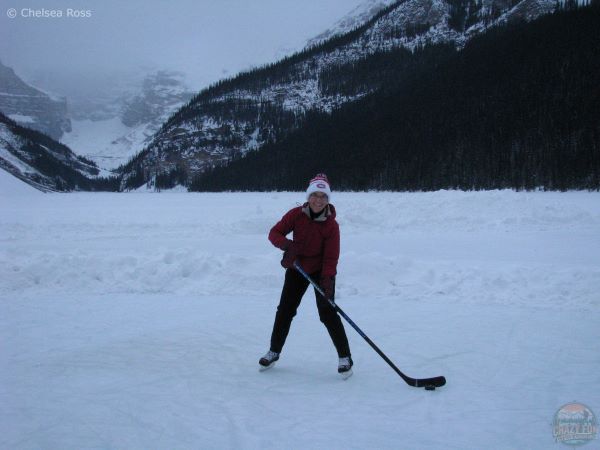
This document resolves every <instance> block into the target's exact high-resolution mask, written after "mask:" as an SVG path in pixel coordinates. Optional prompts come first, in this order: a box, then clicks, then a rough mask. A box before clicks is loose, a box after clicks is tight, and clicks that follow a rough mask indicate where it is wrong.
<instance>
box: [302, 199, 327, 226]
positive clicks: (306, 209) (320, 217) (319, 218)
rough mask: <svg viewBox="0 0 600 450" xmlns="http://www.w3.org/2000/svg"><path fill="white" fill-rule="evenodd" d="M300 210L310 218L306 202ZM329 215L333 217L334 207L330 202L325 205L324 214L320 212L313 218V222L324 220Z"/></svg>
mask: <svg viewBox="0 0 600 450" xmlns="http://www.w3.org/2000/svg"><path fill="white" fill-rule="evenodd" d="M302 212H303V213H304V214H306V216H307V217H308V218H309V219H310V207H309V206H308V202H306V203H305V204H304V205H302ZM330 216H333V217H335V208H334V207H333V205H332V204H331V203H330V204H328V205H327V206H326V207H325V214H321V215H320V216H319V217H317V218H315V219H313V220H314V221H315V222H325V221H326V220H327V219H328V218H329V217H330Z"/></svg>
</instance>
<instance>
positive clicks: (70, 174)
mask: <svg viewBox="0 0 600 450" xmlns="http://www.w3.org/2000/svg"><path fill="white" fill-rule="evenodd" d="M0 168H1V169H3V170H5V171H7V172H9V173H11V174H12V175H14V176H15V177H17V178H19V179H21V180H22V181H24V182H26V183H28V184H30V185H31V186H33V187H35V188H37V189H39V190H41V191H44V192H46V191H73V190H85V191H92V190H116V187H117V186H118V184H117V182H116V180H117V179H116V178H102V177H99V175H100V170H99V169H98V167H97V166H96V164H95V163H94V162H93V161H90V160H88V159H86V158H83V157H81V156H77V155H75V154H74V153H73V152H72V151H71V149H69V148H68V147H67V146H65V145H63V144H61V143H59V142H57V141H55V140H54V139H52V138H51V137H49V136H47V135H45V134H43V133H40V132H39V131H36V130H32V129H30V128H25V127H22V126H20V125H18V124H17V123H16V122H15V121H14V120H12V119H10V118H8V117H7V116H5V115H4V114H2V113H0Z"/></svg>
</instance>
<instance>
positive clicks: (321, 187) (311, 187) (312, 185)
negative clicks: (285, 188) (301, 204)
mask: <svg viewBox="0 0 600 450" xmlns="http://www.w3.org/2000/svg"><path fill="white" fill-rule="evenodd" d="M313 192H322V193H323V194H326V195H327V200H328V201H329V202H331V188H330V187H329V179H328V178H327V175H325V174H324V173H318V174H316V175H315V177H314V178H313V179H312V180H310V182H309V183H308V189H306V199H307V200H308V198H309V197H310V194H312V193H313Z"/></svg>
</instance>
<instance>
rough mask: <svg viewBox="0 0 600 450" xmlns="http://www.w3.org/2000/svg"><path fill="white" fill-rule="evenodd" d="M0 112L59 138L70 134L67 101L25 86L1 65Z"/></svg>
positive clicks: (10, 70)
mask: <svg viewBox="0 0 600 450" xmlns="http://www.w3.org/2000/svg"><path fill="white" fill-rule="evenodd" d="M0 112H2V113H4V114H5V115H6V116H8V117H10V118H11V119H12V120H14V121H15V122H17V123H19V124H21V125H23V126H27V127H28V128H33V129H35V130H38V131H40V132H42V133H45V134H47V135H49V136H51V137H52V138H54V139H59V138H60V137H61V136H62V135H63V133H65V132H68V131H71V122H70V120H69V117H68V113H67V102H66V100H65V99H64V98H56V97H55V96H52V95H50V94H48V93H46V92H43V91H41V90H39V89H37V88H35V87H33V86H30V85H29V84H27V83H25V82H24V81H23V80H22V79H21V78H19V76H17V75H16V74H15V72H14V70H13V69H11V68H10V67H7V66H5V65H3V64H2V63H1V62H0Z"/></svg>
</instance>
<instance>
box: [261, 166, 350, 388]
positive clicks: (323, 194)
mask: <svg viewBox="0 0 600 450" xmlns="http://www.w3.org/2000/svg"><path fill="white" fill-rule="evenodd" d="M306 199H307V202H306V203H305V204H304V205H302V206H299V207H296V208H293V209H291V210H290V211H288V212H287V213H286V214H285V215H284V216H283V218H282V219H281V220H280V221H279V222H277V223H276V224H275V226H274V227H273V228H271V231H270V232H269V240H270V241H271V243H272V244H273V245H274V246H275V247H277V248H280V249H281V250H283V251H284V254H283V259H282V260H281V265H282V266H283V267H284V268H285V269H286V272H285V282H284V284H283V290H282V292H281V299H280V301H279V306H278V307H277V313H276V314H275V323H274V324H273V333H272V334H271V347H270V349H269V351H268V352H267V354H266V355H265V356H263V357H262V358H261V359H260V361H259V364H260V369H261V370H266V369H269V368H271V367H273V365H274V364H275V361H277V360H278V359H279V354H280V353H281V350H282V348H283V345H284V343H285V339H286V337H287V335H288V332H289V330H290V325H291V324H292V319H293V318H294V316H295V315H296V311H297V309H298V306H299V305H300V301H301V300H302V296H303V295H304V293H305V292H306V289H307V288H308V286H309V282H308V281H307V280H306V279H305V278H304V277H303V276H302V275H301V274H300V273H299V272H298V271H297V270H296V269H294V261H298V263H299V264H300V266H301V267H302V268H303V269H304V270H305V271H306V272H307V273H309V274H310V275H311V278H312V279H314V280H319V286H320V287H321V289H322V290H323V292H325V296H326V298H330V299H332V300H333V298H334V294H335V275H336V273H337V263H338V259H339V254H340V229H339V225H338V223H337V222H336V220H335V208H334V207H333V205H332V204H330V203H329V201H330V200H331V188H330V186H329V180H328V179H327V176H326V175H325V174H323V173H320V174H317V175H316V176H315V177H314V178H313V179H312V180H310V183H309V185H308V189H307V190H306ZM290 232H293V239H292V240H290V239H288V238H287V237H286V236H287V235H288V234H289V233H290ZM315 297H316V299H317V309H318V310H319V318H320V320H321V322H323V324H324V325H325V327H326V328H327V331H328V332H329V336H331V340H332V341H333V345H334V346H335V348H336V350H337V353H338V356H339V364H338V373H340V374H341V375H342V377H343V378H348V377H349V376H350V375H352V365H353V361H352V358H351V356H350V347H349V345H348V338H347V337H346V331H345V330H344V325H343V324H342V321H341V319H340V316H339V315H338V313H337V311H336V310H335V309H334V308H333V306H331V304H330V303H329V302H328V301H327V300H326V298H325V297H323V296H322V295H321V294H319V293H318V291H317V290H316V289H315Z"/></svg>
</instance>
